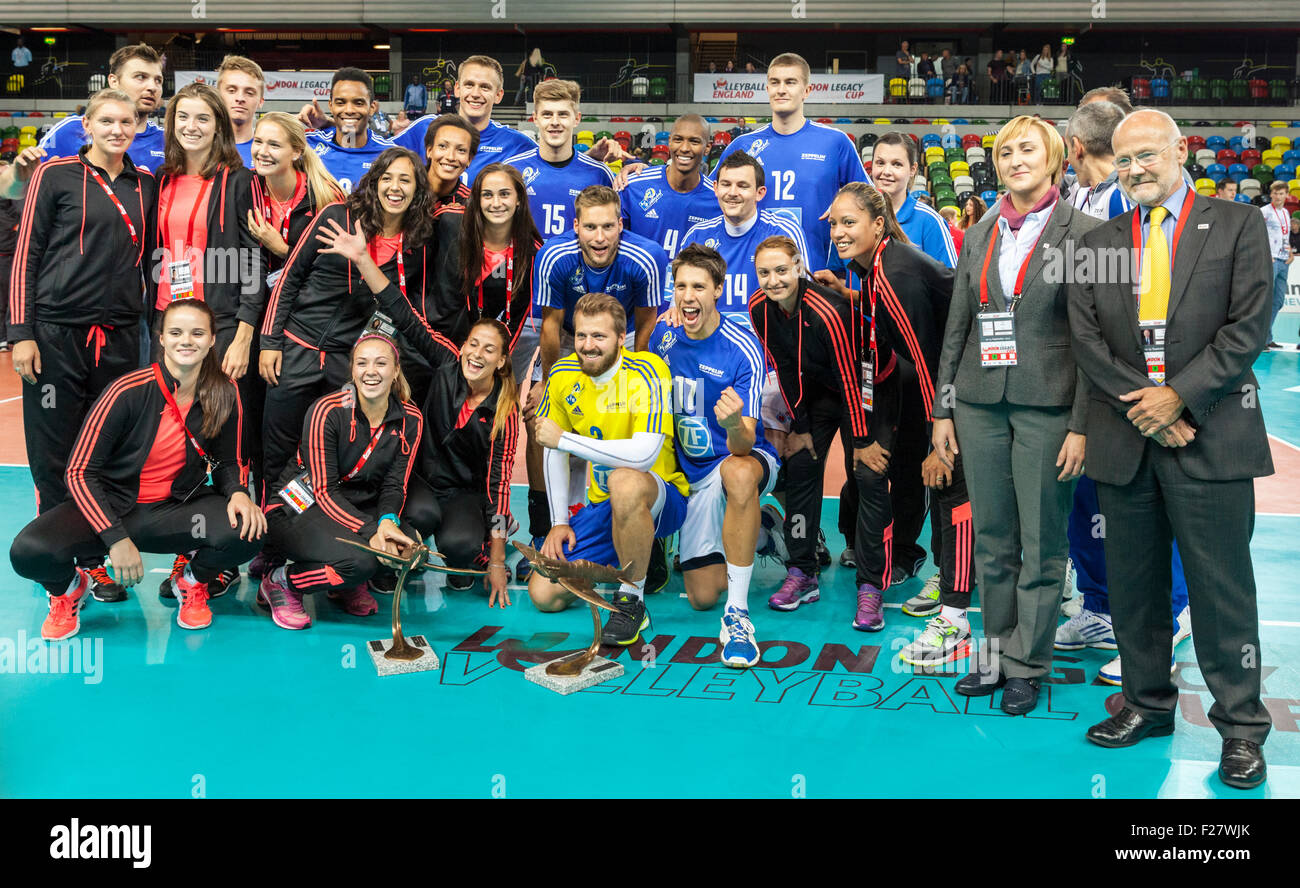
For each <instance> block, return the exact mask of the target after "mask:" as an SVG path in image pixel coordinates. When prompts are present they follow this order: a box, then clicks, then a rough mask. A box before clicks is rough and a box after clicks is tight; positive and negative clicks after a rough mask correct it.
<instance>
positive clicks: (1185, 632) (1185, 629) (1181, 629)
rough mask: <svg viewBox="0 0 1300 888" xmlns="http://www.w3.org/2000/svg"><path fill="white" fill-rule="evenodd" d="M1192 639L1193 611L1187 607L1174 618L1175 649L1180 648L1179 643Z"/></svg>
mask: <svg viewBox="0 0 1300 888" xmlns="http://www.w3.org/2000/svg"><path fill="white" fill-rule="evenodd" d="M1191 637H1192V610H1191V608H1190V607H1185V608H1183V609H1182V610H1180V611H1179V612H1178V616H1177V617H1175V618H1174V647H1178V644H1179V642H1182V641H1185V640H1186V639H1188V638H1191Z"/></svg>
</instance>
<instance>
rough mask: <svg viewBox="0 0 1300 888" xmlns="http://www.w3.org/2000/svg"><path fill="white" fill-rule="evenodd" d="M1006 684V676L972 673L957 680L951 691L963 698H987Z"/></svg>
mask: <svg viewBox="0 0 1300 888" xmlns="http://www.w3.org/2000/svg"><path fill="white" fill-rule="evenodd" d="M1006 683H1007V679H1006V676H1004V675H1003V674H1002V673H1000V672H999V673H997V674H991V673H988V672H979V671H973V672H970V673H968V674H967V675H965V676H963V677H962V678H959V679H957V684H956V685H955V686H954V687H953V689H954V690H955V691H956V692H957V693H959V694H961V695H963V696H965V697H987V696H988V695H989V694H991V693H993V692H994V691H996V690H997V689H998V688H1000V687H1002V686H1003V685H1004V684H1006Z"/></svg>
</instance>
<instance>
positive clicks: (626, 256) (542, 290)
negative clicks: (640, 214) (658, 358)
mask: <svg viewBox="0 0 1300 888" xmlns="http://www.w3.org/2000/svg"><path fill="white" fill-rule="evenodd" d="M667 262H668V259H667V257H666V256H665V255H664V251H663V250H662V249H661V248H660V246H659V245H658V244H657V243H655V242H654V241H652V240H650V239H648V238H644V237H641V236H640V235H639V234H633V233H632V232H630V231H624V232H623V235H622V237H620V238H619V242H618V252H617V253H615V255H614V261H613V262H611V263H609V265H606V266H605V267H604V268H592V267H591V266H589V265H587V263H586V262H584V261H583V259H582V248H581V246H580V245H579V243H578V235H577V233H576V232H573V231H570V232H569V233H568V234H563V235H560V236H559V237H553V238H551V239H550V240H548V241H547V242H546V243H545V244H544V245H543V246H542V249H541V252H539V253H538V254H537V258H536V259H535V260H533V274H534V279H533V293H534V294H536V300H537V305H536V309H538V314H539V315H540V314H541V312H540V309H542V308H562V309H564V329H565V330H567V331H568V332H570V333H572V332H573V306H574V305H575V304H577V302H578V300H579V299H581V298H582V297H583V296H585V295H586V294H588V293H608V294H609V295H610V296H613V297H614V298H615V299H617V300H618V301H619V302H620V303H622V305H623V309H624V310H625V311H626V312H627V331H628V333H632V332H633V331H634V330H635V321H634V318H633V310H634V309H636V308H654V307H657V306H659V305H660V304H661V301H662V300H661V298H660V294H661V293H662V289H663V283H662V281H663V277H662V275H663V269H664V266H665V265H666V264H667Z"/></svg>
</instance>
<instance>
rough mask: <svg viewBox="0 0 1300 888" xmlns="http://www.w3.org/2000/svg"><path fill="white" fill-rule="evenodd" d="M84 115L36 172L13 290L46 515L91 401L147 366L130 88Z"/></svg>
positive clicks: (113, 596)
mask: <svg viewBox="0 0 1300 888" xmlns="http://www.w3.org/2000/svg"><path fill="white" fill-rule="evenodd" d="M84 121H85V122H84V124H83V125H84V126H85V128H86V131H87V132H88V133H89V134H90V137H91V144H90V145H88V146H87V147H85V148H83V149H82V150H81V151H80V152H79V153H77V154H75V155H73V156H71V157H61V158H58V159H56V160H51V161H48V162H46V163H43V164H41V166H40V167H38V168H37V170H36V172H35V173H34V174H33V176H32V180H31V182H30V183H29V185H28V187H27V197H26V201H25V206H24V209H23V218H22V223H21V227H20V230H19V234H18V244H17V247H16V250H15V252H14V261H13V271H12V276H11V280H10V287H9V291H8V293H6V294H5V295H6V297H7V298H8V299H9V327H8V334H7V338H8V340H9V342H10V343H12V345H13V363H14V369H15V370H16V371H17V372H18V374H19V375H20V376H22V378H23V380H24V381H25V382H26V383H27V385H24V386H23V387H22V396H23V431H24V436H25V438H26V444H27V453H28V454H29V460H28V461H29V462H30V463H31V472H32V481H33V482H34V483H35V485H36V511H37V514H43V513H44V512H45V511H47V510H49V509H51V508H53V507H55V506H57V505H59V504H60V503H62V502H65V501H66V500H67V499H68V488H67V484H66V482H65V480H64V471H65V469H66V468H67V465H68V455H69V453H70V452H71V450H72V443H73V441H74V440H75V439H76V436H77V431H78V429H80V428H81V424H82V421H83V420H84V419H85V418H86V414H87V412H89V410H90V405H91V404H93V403H94V401H95V399H96V398H98V397H99V396H100V394H101V393H102V392H103V390H104V389H105V387H106V386H107V385H108V384H109V383H110V382H112V381H113V380H114V379H117V378H118V377H119V376H121V375H122V374H123V373H126V372H128V371H130V370H134V369H136V368H137V367H139V365H140V336H139V332H138V327H139V322H140V316H141V307H142V306H141V302H140V294H141V291H142V288H143V287H144V281H145V269H146V263H147V261H148V260H147V255H146V254H147V252H148V250H147V247H148V246H149V245H150V244H151V243H152V230H153V229H152V225H153V207H154V200H155V194H156V191H155V183H154V177H153V176H152V175H151V174H150V173H148V172H145V171H143V170H137V169H136V167H135V165H134V164H133V163H132V162H131V158H130V157H128V156H127V154H126V151H127V148H129V147H130V145H131V141H132V139H133V137H134V135H135V105H134V103H133V102H132V101H131V99H130V98H129V97H128V96H127V95H126V94H125V93H122V92H118V91H117V90H101V91H100V92H98V93H96V94H95V95H94V96H93V97H92V98H91V99H90V102H89V103H88V104H87V106H86V114H85V117H84ZM82 566H83V567H86V568H87V569H88V570H89V572H90V576H91V579H92V583H93V586H92V590H91V591H92V594H93V595H94V596H95V597H96V598H97V599H99V600H100V601H121V600H123V599H124V598H125V597H126V590H125V589H123V588H122V586H120V585H119V584H117V583H114V582H113V580H112V578H111V577H110V576H109V575H108V572H107V571H106V570H105V569H104V566H103V564H102V563H101V562H85V563H83V564H82Z"/></svg>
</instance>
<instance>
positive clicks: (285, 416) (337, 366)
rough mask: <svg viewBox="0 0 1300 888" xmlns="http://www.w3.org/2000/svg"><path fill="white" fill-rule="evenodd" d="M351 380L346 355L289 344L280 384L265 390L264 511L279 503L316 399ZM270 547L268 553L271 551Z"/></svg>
mask: <svg viewBox="0 0 1300 888" xmlns="http://www.w3.org/2000/svg"><path fill="white" fill-rule="evenodd" d="M351 378H352V373H351V366H350V365H349V363H348V353H347V352H320V351H316V350H315V349H310V348H304V347H303V346H301V345H299V344H298V343H296V342H293V341H290V340H286V341H285V343H284V352H283V357H282V358H281V361H280V382H279V384H278V385H268V386H267V387H266V401H265V406H264V407H263V411H264V412H263V417H262V449H263V458H262V461H263V471H264V472H265V473H266V474H265V476H264V477H265V478H266V479H268V483H267V484H265V485H263V492H262V507H263V508H265V507H266V506H268V505H271V504H273V503H275V502H277V501H278V500H277V497H276V494H277V493H278V492H279V491H278V490H271V489H267V488H269V487H274V486H275V485H276V484H277V483H279V480H280V478H281V477H282V476H283V475H284V469H285V467H286V466H287V465H289V463H290V462H292V461H293V460H294V459H295V455H296V454H297V452H298V442H299V439H300V438H301V437H302V422H303V420H304V419H305V418H306V416H307V411H308V410H309V409H311V405H312V404H314V403H315V402H316V399H317V398H320V397H321V396H322V395H326V394H329V393H330V392H336V391H338V390H339V389H341V388H342V387H343V386H344V385H345V384H347V382H348V381H349V380H350V379H351ZM272 548H273V547H272V546H269V547H268V549H272Z"/></svg>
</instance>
